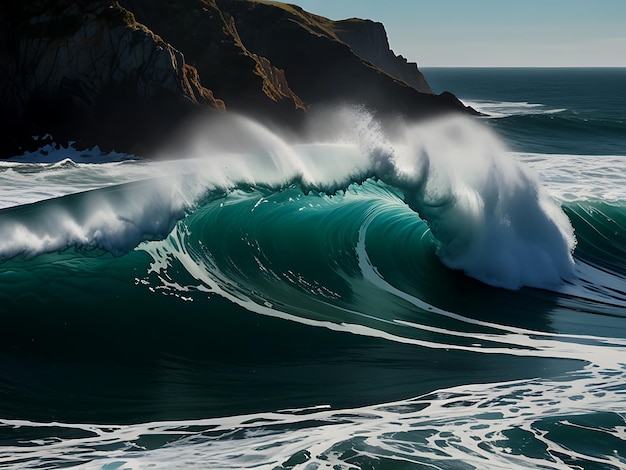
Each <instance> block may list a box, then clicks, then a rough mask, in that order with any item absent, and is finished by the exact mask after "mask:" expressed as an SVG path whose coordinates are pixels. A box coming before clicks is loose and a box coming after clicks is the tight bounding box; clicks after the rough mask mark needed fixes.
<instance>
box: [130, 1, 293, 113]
mask: <svg viewBox="0 0 626 470" xmlns="http://www.w3.org/2000/svg"><path fill="white" fill-rule="evenodd" d="M120 3H121V4H122V5H123V6H125V7H126V8H128V9H129V10H131V11H133V12H134V13H135V16H136V18H137V20H138V21H140V22H141V23H142V24H144V25H146V26H147V27H148V28H150V29H151V30H153V31H158V33H159V35H160V36H161V37H162V38H163V39H164V40H165V41H167V42H168V43H170V44H171V45H172V46H174V47H176V48H177V49H180V50H181V51H183V52H184V54H185V58H186V60H187V61H189V63H191V64H192V65H193V66H194V67H196V68H197V69H198V72H199V73H200V76H201V77H202V83H203V84H204V85H205V86H206V87H208V88H210V89H211V90H213V91H214V92H215V94H216V96H219V97H220V98H222V99H223V100H224V101H225V102H226V103H227V106H228V108H229V109H231V110H236V111H242V112H245V113H247V114H250V113H254V112H255V111H256V110H258V109H259V108H262V109H263V112H264V113H265V114H266V115H267V116H270V115H274V114H279V113H281V112H289V111H294V110H304V104H303V103H302V101H301V100H300V98H299V97H298V96H297V95H296V94H295V93H294V92H293V91H292V90H291V89H290V87H289V85H288V83H287V80H286V78H285V75H284V72H283V71H282V70H280V69H279V68H277V67H275V66H274V65H272V64H271V63H270V61H269V60H267V59H266V58H265V57H261V56H258V55H256V54H253V53H251V52H250V51H249V50H248V49H247V48H246V46H245V45H244V43H243V42H242V41H241V39H240V37H239V34H238V31H237V28H236V27H235V24H234V21H233V18H232V17H230V16H228V15H225V14H224V13H223V12H222V11H221V10H220V9H219V8H218V7H217V5H216V3H215V0H177V1H175V2H172V1H168V0H120Z"/></svg>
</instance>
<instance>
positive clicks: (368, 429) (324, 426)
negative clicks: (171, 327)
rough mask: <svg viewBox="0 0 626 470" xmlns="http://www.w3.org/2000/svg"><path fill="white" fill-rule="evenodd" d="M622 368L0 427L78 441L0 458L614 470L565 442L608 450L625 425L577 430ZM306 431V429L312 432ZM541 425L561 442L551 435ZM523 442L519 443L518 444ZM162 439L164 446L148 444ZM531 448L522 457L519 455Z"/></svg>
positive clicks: (63, 462) (17, 449) (57, 462)
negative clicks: (107, 421)
mask: <svg viewBox="0 0 626 470" xmlns="http://www.w3.org/2000/svg"><path fill="white" fill-rule="evenodd" d="M625 375H626V374H625V371H624V368H623V367H621V368H617V369H614V370H598V369H597V368H594V367H592V366H590V367H587V368H586V369H585V370H583V371H580V372H577V373H575V374H569V375H568V376H565V377H560V378H556V379H554V380H550V379H531V380H519V381H514V382H502V383H490V384H473V385H462V386H459V387H453V388H448V389H442V390H438V391H436V392H433V393H430V394H428V395H424V396H420V397H416V398H411V399H407V400H400V401H396V402H390V403H383V404H377V405H372V406H365V407H360V408H353V409H345V410H333V409H330V407H327V406H317V407H311V408H306V409H299V410H282V411H275V412H267V413H257V414H250V415H241V416H231V417H224V418H212V419H200V420H187V421H170V422H154V423H145V424H131V425H123V426H122V425H106V426H103V425H97V424H66V423H39V422H31V421H25V420H6V419H0V429H1V428H5V429H7V430H10V429H16V428H21V429H31V430H33V431H34V430H37V431H38V432H39V433H41V432H42V431H43V432H45V433H46V434H47V435H54V434H53V433H54V431H55V430H58V429H63V430H64V432H65V434H67V433H72V432H74V433H76V434H79V435H81V436H82V437H74V438H47V439H32V440H24V441H22V442H21V443H18V444H12V445H10V446H5V447H4V448H3V451H4V452H3V454H2V455H1V456H0V464H2V466H3V468H6V469H18V468H20V469H21V468H24V467H23V466H24V462H29V463H30V464H31V465H32V466H33V467H34V466H37V467H38V468H39V467H49V466H52V465H54V466H69V465H72V467H73V468H83V469H95V468H104V469H109V468H111V469H113V468H125V469H143V468H148V467H149V468H156V469H170V468H181V469H182V468H185V469H186V468H221V469H247V468H254V469H272V468H279V467H280V466H283V467H286V468H301V469H309V468H340V469H358V468H360V463H366V462H372V463H378V464H380V463H381V461H383V462H384V461H388V462H395V463H399V464H400V463H402V464H404V465H414V466H416V467H420V468H421V467H423V468H451V467H455V468H456V467H460V468H466V467H467V468H490V469H491V468H492V469H529V468H542V469H553V470H560V469H563V470H565V469H568V468H571V467H570V465H569V464H568V462H571V461H575V462H577V463H578V465H580V466H583V467H586V466H588V465H589V466H591V465H595V466H597V467H602V468H623V467H624V465H625V464H626V456H624V455H621V454H620V453H619V452H618V451H617V450H613V451H605V452H602V450H600V449H595V450H594V448H593V446H589V445H588V442H587V441H586V440H583V441H581V442H576V440H568V438H567V436H568V433H572V434H574V433H576V432H577V433H581V432H585V431H587V432H588V435H589V437H590V438H596V437H597V434H598V433H603V435H605V436H607V437H608V438H610V439H612V440H613V441H614V442H619V441H620V440H624V439H626V433H625V427H624V426H620V425H609V426H605V427H599V428H592V427H585V425H584V424H580V423H577V421H579V418H582V420H583V422H584V420H585V419H586V417H588V416H589V417H591V418H593V417H597V416H600V415H601V414H604V415H605V416H606V415H608V414H611V415H613V416H615V417H616V419H615V421H619V417H620V416H623V414H624V413H625V412H626V408H625V407H624V405H623V400H622V393H621V392H620V390H621V389H622V388H623V387H622V386H623V381H624V379H625V378H626V377H625ZM313 423H314V424H315V425H314V426H313V425H312V424H313ZM550 426H552V427H554V429H556V430H562V432H554V433H553V432H549V431H548V429H549V428H550ZM520 434H522V435H523V436H524V437H523V440H522V439H520V438H519V435H520ZM150 438H160V439H164V438H166V439H167V441H168V443H167V444H165V445H162V446H157V447H156V448H155V447H153V446H148V445H146V441H147V440H149V439H150ZM526 446H528V447H526Z"/></svg>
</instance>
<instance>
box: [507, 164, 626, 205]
mask: <svg viewBox="0 0 626 470" xmlns="http://www.w3.org/2000/svg"><path fill="white" fill-rule="evenodd" d="M511 155H512V157H513V158H514V159H515V160H517V161H519V162H522V163H523V164H524V165H526V166H528V167H529V168H532V169H533V171H534V172H535V173H536V174H537V175H539V178H540V180H541V182H542V184H543V185H544V186H545V188H546V189H547V190H548V191H549V192H550V194H551V195H552V196H553V197H555V198H556V199H558V200H559V201H562V202H568V201H578V200H584V199H600V200H603V201H608V202H615V201H625V200H626V156H624V155H562V154H540V153H522V152H515V153H511Z"/></svg>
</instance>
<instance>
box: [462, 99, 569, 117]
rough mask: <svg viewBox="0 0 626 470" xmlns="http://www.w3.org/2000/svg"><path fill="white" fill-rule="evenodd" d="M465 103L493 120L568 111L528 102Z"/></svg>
mask: <svg viewBox="0 0 626 470" xmlns="http://www.w3.org/2000/svg"><path fill="white" fill-rule="evenodd" d="M463 103H464V104H465V105H467V106H471V107H472V108H474V109H475V110H476V111H478V112H480V113H483V114H485V115H486V116H487V117H491V118H503V117H510V116H527V115H535V114H556V113H561V112H564V111H566V109H565V108H549V107H547V106H546V105H543V104H541V103H528V102H526V101H493V100H463Z"/></svg>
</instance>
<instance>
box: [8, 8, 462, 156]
mask: <svg viewBox="0 0 626 470" xmlns="http://www.w3.org/2000/svg"><path fill="white" fill-rule="evenodd" d="M337 103H340V104H341V103H355V104H361V105H365V106H366V107H368V108H370V109H371V110H373V111H374V112H377V113H379V116H381V118H384V116H386V115H398V114H400V115H404V116H408V117H411V118H413V117H423V116H429V115H432V114H435V113H442V112H450V111H463V110H465V108H464V107H463V105H462V104H461V103H460V102H459V101H458V100H456V99H455V98H454V96H452V95H450V94H442V95H440V96H436V95H433V94H431V93H430V89H429V88H428V85H427V84H426V82H425V80H424V79H423V77H422V76H421V74H420V73H419V71H418V70H417V66H416V65H415V64H409V63H407V62H406V60H405V59H403V58H402V57H397V56H396V55H395V54H394V53H393V52H392V51H391V50H390V49H389V44H388V41H387V36H386V33H385V30H384V28H383V26H382V25H381V24H380V23H373V22H371V21H364V20H346V21H331V20H329V19H327V18H323V17H320V16H316V15H312V14H310V13H307V12H305V11H304V10H302V9H301V8H299V7H295V6H292V5H287V4H283V3H279V2H264V1H259V0H118V1H114V0H23V1H21V2H5V3H4V4H2V5H0V132H2V134H1V135H0V156H1V155H4V156H10V155H16V154H18V153H21V152H22V151H24V150H27V149H28V148H29V146H32V145H37V142H35V141H34V140H33V139H32V136H36V135H42V134H46V133H50V134H52V135H53V136H54V138H55V139H56V140H57V142H60V143H62V142H64V141H68V140H72V141H76V142H77V145H78V146H79V147H87V146H92V145H95V144H98V145H99V146H100V147H101V148H103V149H116V150H118V151H127V152H135V153H139V154H143V155H149V154H150V153H151V152H152V151H154V150H155V149H157V148H158V147H159V146H160V145H161V143H162V142H163V141H164V140H166V139H168V138H169V136H171V135H172V134H173V133H174V132H175V130H176V128H177V127H179V126H182V125H184V124H185V122H187V119H188V118H190V117H192V116H195V115H197V114H200V113H205V112H212V111H219V110H223V109H225V108H226V109H230V110H235V111H239V112H243V113H245V114H248V115H252V116H254V117H257V118H262V119H263V120H264V122H267V121H268V120H269V121H273V122H278V123H281V124H283V125H289V126H292V127H295V128H297V126H298V124H299V123H300V122H301V118H302V117H303V115H304V113H305V110H306V109H308V108H310V107H312V106H316V105H320V104H337Z"/></svg>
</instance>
